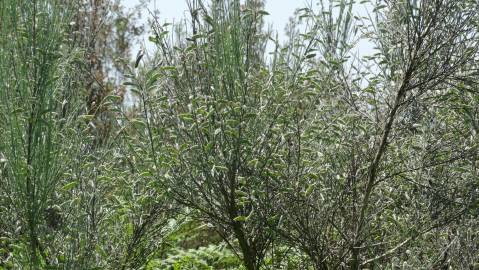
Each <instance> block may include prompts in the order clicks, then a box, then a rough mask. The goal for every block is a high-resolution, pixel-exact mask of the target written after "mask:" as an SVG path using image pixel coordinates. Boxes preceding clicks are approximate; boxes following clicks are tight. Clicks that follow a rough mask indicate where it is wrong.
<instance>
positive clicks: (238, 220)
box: [233, 216, 246, 222]
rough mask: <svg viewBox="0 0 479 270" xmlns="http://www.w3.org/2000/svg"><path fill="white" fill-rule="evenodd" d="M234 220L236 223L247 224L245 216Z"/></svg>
mask: <svg viewBox="0 0 479 270" xmlns="http://www.w3.org/2000/svg"><path fill="white" fill-rule="evenodd" d="M233 220H234V221H236V222H245V221H246V217H245V216H237V217H235V218H234V219H233Z"/></svg>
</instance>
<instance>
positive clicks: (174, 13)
mask: <svg viewBox="0 0 479 270" xmlns="http://www.w3.org/2000/svg"><path fill="white" fill-rule="evenodd" d="M123 1H124V4H125V6H127V7H133V6H135V5H137V4H138V3H139V0H123ZM306 3H307V2H306V1H305V0H269V1H266V7H265V10H266V11H268V13H269V14H270V15H269V16H266V21H267V23H268V24H272V25H273V28H274V29H275V30H277V31H278V33H279V34H280V35H282V34H283V33H284V31H283V30H284V27H285V25H286V23H287V22H288V19H289V18H290V17H291V16H292V15H293V12H294V10H295V9H296V8H301V7H304V6H305V5H306ZM150 8H151V9H158V10H159V11H160V19H161V22H164V21H167V22H173V21H178V20H180V19H181V18H184V17H185V14H186V11H187V9H188V8H187V6H186V0H151V4H150Z"/></svg>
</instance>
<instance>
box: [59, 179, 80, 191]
mask: <svg viewBox="0 0 479 270" xmlns="http://www.w3.org/2000/svg"><path fill="white" fill-rule="evenodd" d="M77 184H78V182H77V181H73V182H70V183H68V184H66V185H64V186H63V187H62V189H63V190H65V191H68V190H70V189H72V188H74V187H76V185H77Z"/></svg>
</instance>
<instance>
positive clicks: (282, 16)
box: [0, 0, 373, 57]
mask: <svg viewBox="0 0 479 270" xmlns="http://www.w3.org/2000/svg"><path fill="white" fill-rule="evenodd" d="M0 1H1V0H0ZM121 1H123V4H124V5H125V6H126V7H128V8H131V7H134V6H136V5H138V4H139V3H140V1H142V0H121ZM143 1H149V2H150V4H149V9H150V10H158V11H159V12H160V15H159V20H160V23H164V22H168V23H172V22H178V21H180V20H181V19H183V18H185V17H186V16H187V15H188V7H187V5H186V1H187V0H143ZM317 2H318V0H266V6H265V10H266V11H267V12H268V13H269V15H268V16H266V17H265V20H266V23H267V25H271V26H272V27H273V30H275V31H277V32H278V37H279V40H280V42H284V41H285V40H286V37H285V34H284V33H285V31H284V29H285V26H286V24H287V23H288V21H289V18H290V17H292V16H293V13H294V11H295V10H296V9H298V8H302V7H306V6H308V3H309V4H311V3H313V4H317ZM353 9H354V13H355V14H357V15H360V16H364V15H366V13H367V11H366V7H365V6H364V5H355V6H354V8H353ZM143 19H144V21H145V22H146V17H145V18H143ZM144 45H145V46H146V49H147V50H148V51H151V49H153V47H154V46H153V44H151V43H150V42H149V41H147V36H145V41H144ZM136 50H138V48H134V50H133V51H136ZM357 50H358V53H359V56H360V57H362V56H364V55H370V54H372V53H373V48H372V44H371V43H368V42H367V41H365V40H363V41H361V42H360V43H359V44H358V47H357ZM353 51H354V50H353ZM134 55H135V53H133V56H134Z"/></svg>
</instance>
